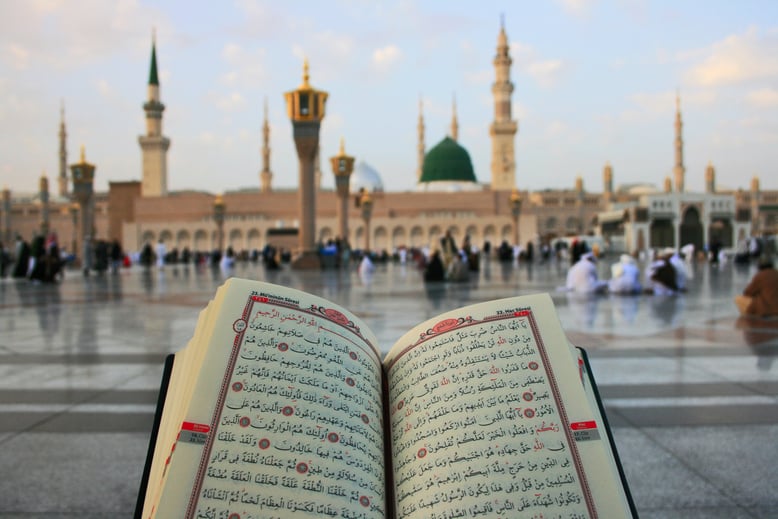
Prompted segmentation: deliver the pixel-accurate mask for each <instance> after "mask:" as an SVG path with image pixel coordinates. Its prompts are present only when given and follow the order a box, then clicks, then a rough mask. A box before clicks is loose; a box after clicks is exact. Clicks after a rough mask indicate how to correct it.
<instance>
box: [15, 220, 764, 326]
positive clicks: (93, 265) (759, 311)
mask: <svg viewBox="0 0 778 519" xmlns="http://www.w3.org/2000/svg"><path fill="white" fill-rule="evenodd" d="M560 243H562V242H561V241H560V242H558V243H557V244H556V245H557V246H555V247H554V248H553V249H552V247H550V246H545V247H540V251H541V254H540V258H539V259H538V261H540V262H545V261H547V260H548V259H549V258H556V259H557V260H559V261H564V260H565V259H568V258H569V261H570V267H569V269H568V270H567V274H566V279H565V285H564V286H563V287H560V288H561V289H563V290H565V291H567V292H570V293H574V294H584V295H592V294H606V293H609V294H620V295H634V294H656V295H675V294H678V293H682V292H684V291H686V290H687V285H688V281H689V272H690V269H691V263H692V262H693V261H695V251H694V247H693V246H687V247H682V248H681V250H680V251H678V250H676V249H674V248H665V249H661V250H658V251H654V253H653V258H652V259H650V260H648V262H647V263H646V267H645V271H644V272H643V273H642V275H641V268H640V265H639V263H638V261H637V260H636V258H635V257H634V256H632V255H629V254H622V255H620V257H619V258H618V261H616V262H614V263H613V264H611V265H610V278H608V279H601V278H600V276H599V274H598V273H599V272H600V271H601V269H599V268H598V262H599V261H601V253H600V251H599V249H598V247H597V245H596V244H595V246H593V247H591V248H590V247H588V246H587V244H586V242H584V241H579V240H575V239H574V240H572V241H571V243H570V244H569V245H568V244H563V245H561V246H559V245H560ZM318 249H319V256H320V259H321V264H322V268H351V265H355V266H356V267H355V268H356V271H357V272H358V273H359V274H360V275H362V276H366V275H371V274H372V273H373V272H374V271H375V268H376V267H375V265H376V263H383V262H386V261H389V260H390V259H394V260H397V261H399V262H400V263H403V264H405V263H406V262H415V264H416V265H418V267H419V268H420V269H421V270H422V272H423V278H424V280H425V281H426V282H438V281H450V282H462V281H467V280H468V279H469V278H470V274H471V273H472V272H477V271H478V270H479V269H480V263H481V258H484V260H487V261H488V260H490V259H491V258H495V259H497V260H498V261H501V262H507V261H523V262H529V263H532V262H533V260H534V246H533V244H532V242H529V243H528V244H527V246H526V247H523V248H522V247H517V246H511V245H509V244H508V242H507V241H503V242H502V243H501V244H500V246H499V247H497V248H496V249H495V250H494V253H493V255H492V248H491V244H490V243H489V242H486V243H484V246H483V248H482V249H481V250H479V249H478V248H477V247H475V246H474V245H473V244H472V243H471V241H470V239H469V237H467V236H466V237H465V238H464V240H463V242H462V243H461V245H460V246H458V245H457V243H456V240H455V239H454V237H453V236H452V234H451V233H450V232H446V233H445V235H444V236H443V237H442V238H440V240H439V242H438V243H436V246H435V247H432V248H424V249H408V248H405V247H403V248H400V249H399V250H397V251H395V252H394V253H393V254H391V255H390V254H388V253H387V252H385V251H384V252H383V253H370V252H367V251H361V250H353V249H352V248H351V247H350V245H349V244H348V242H347V241H345V240H340V239H332V240H328V241H327V242H325V243H321V244H319V247H318ZM552 250H553V252H552ZM721 254H722V253H721V252H720V248H718V247H717V248H716V250H714V249H713V247H711V250H710V251H708V258H709V261H710V262H711V264H714V265H715V264H718V263H720V262H721V261H724V260H725V259H724V258H722V257H721ZM291 256H292V255H291V251H289V250H284V249H278V248H276V247H274V246H273V245H270V244H268V245H265V247H264V248H263V249H261V250H252V251H251V252H247V251H240V252H236V251H235V250H234V249H233V248H232V247H231V246H228V247H227V248H226V249H225V250H224V251H223V252H222V251H220V250H216V249H214V250H213V251H211V252H199V251H198V252H191V251H190V250H189V249H188V248H186V247H185V248H184V249H183V250H182V251H180V252H179V250H178V249H176V248H173V249H172V250H168V249H167V246H166V244H165V242H164V241H162V240H158V241H157V243H156V244H155V245H154V246H152V245H151V243H148V242H147V243H145V244H144V246H143V248H142V249H141V250H140V251H139V252H138V253H135V254H132V255H130V254H127V253H125V252H124V251H123V250H122V247H121V245H120V243H119V242H118V240H113V241H111V242H108V241H106V240H100V239H92V237H90V236H87V237H86V238H85V240H84V242H83V246H82V250H81V255H80V257H79V259H80V268H81V270H82V272H83V274H84V276H88V275H89V274H90V273H91V272H95V273H97V274H98V275H99V274H103V273H105V272H107V271H109V270H110V271H111V272H113V273H118V271H119V270H120V269H121V268H122V267H128V266H131V265H132V264H135V263H137V264H140V265H142V266H144V267H145V268H151V267H153V266H156V267H157V268H163V267H164V266H165V265H171V264H172V265H189V264H193V265H195V266H211V267H220V268H221V269H223V270H231V269H233V268H234V267H235V265H236V262H238V261H251V262H253V263H257V262H259V261H261V262H262V264H263V265H264V267H265V268H266V269H268V270H277V269H280V268H281V266H282V265H283V264H284V263H288V262H289V261H290V260H291ZM74 257H75V256H74V254H73V253H72V252H67V251H65V250H64V249H63V248H62V247H61V246H60V244H59V243H58V239H57V234H56V233H55V232H50V233H47V234H46V235H43V234H38V235H36V236H35V237H34V238H33V239H32V240H31V242H29V243H28V242H27V241H25V240H24V239H23V238H22V237H21V236H19V235H17V236H16V239H15V243H14V246H13V248H8V247H6V246H5V245H4V244H3V243H2V242H0V278H4V277H13V278H16V279H27V280H30V281H32V282H34V283H55V282H58V281H61V280H62V279H63V276H64V270H65V266H66V265H67V264H68V263H70V262H72V261H73V259H74ZM734 261H735V263H736V264H737V263H741V264H742V263H749V262H754V263H756V264H757V265H758V272H757V274H756V275H755V276H754V277H753V279H752V280H751V282H750V283H749V284H748V286H747V287H745V289H744V291H743V294H742V295H740V296H738V297H737V298H736V301H735V304H736V305H737V308H738V310H739V311H740V313H741V314H742V315H756V316H778V271H776V269H775V268H774V265H773V261H772V257H771V256H770V253H769V250H768V251H765V245H764V243H763V242H762V241H761V240H758V239H756V238H751V239H750V240H744V241H743V242H741V243H740V244H739V245H738V247H737V248H736V251H735V255H734Z"/></svg>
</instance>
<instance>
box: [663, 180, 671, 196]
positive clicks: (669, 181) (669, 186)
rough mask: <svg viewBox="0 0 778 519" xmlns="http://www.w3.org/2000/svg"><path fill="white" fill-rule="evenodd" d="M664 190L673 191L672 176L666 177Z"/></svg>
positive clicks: (666, 191)
mask: <svg viewBox="0 0 778 519" xmlns="http://www.w3.org/2000/svg"><path fill="white" fill-rule="evenodd" d="M664 190H665V193H672V192H673V181H672V179H671V178H670V177H665V184H664Z"/></svg>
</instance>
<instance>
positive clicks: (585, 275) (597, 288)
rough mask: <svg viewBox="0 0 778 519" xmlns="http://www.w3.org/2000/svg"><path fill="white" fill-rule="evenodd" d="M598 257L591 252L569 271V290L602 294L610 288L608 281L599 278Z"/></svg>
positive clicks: (585, 254)
mask: <svg viewBox="0 0 778 519" xmlns="http://www.w3.org/2000/svg"><path fill="white" fill-rule="evenodd" d="M596 263H597V258H596V257H595V256H594V254H593V253H591V252H586V253H583V254H582V255H581V258H580V259H579V260H578V261H577V262H576V263H575V264H574V265H573V266H572V267H570V270H568V271H567V283H565V287H566V288H567V290H569V291H572V292H577V293H579V294H600V293H603V292H605V290H606V289H607V288H608V283H607V281H601V280H599V279H598V278H597V264H596Z"/></svg>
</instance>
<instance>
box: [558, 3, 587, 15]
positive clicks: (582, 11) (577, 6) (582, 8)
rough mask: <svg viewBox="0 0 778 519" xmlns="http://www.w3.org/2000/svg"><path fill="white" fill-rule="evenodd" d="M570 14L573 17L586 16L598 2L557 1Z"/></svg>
mask: <svg viewBox="0 0 778 519" xmlns="http://www.w3.org/2000/svg"><path fill="white" fill-rule="evenodd" d="M556 3H557V4H559V5H561V6H562V9H564V10H565V12H567V13H568V14H571V15H573V16H586V15H588V14H589V11H590V10H591V8H592V7H593V6H594V4H596V3H597V0H556Z"/></svg>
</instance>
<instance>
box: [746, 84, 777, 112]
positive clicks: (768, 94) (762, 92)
mask: <svg viewBox="0 0 778 519" xmlns="http://www.w3.org/2000/svg"><path fill="white" fill-rule="evenodd" d="M746 101H748V103H749V104H751V105H753V106H756V107H757V108H771V107H774V106H778V89H775V88H760V89H758V90H752V91H750V92H749V93H748V94H746Z"/></svg>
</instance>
